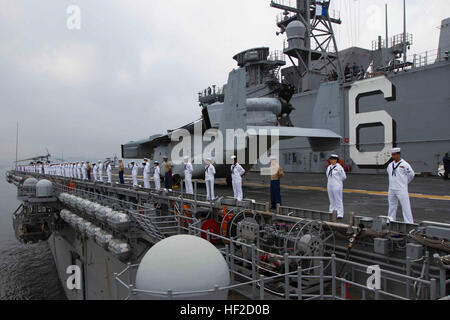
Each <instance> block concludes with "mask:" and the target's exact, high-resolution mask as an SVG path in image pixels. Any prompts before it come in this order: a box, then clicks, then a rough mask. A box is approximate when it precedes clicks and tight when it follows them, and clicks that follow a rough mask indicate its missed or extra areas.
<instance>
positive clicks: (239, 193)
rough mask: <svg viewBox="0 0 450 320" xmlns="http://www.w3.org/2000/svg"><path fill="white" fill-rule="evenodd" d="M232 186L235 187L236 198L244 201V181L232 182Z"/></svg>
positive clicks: (236, 180) (234, 180)
mask: <svg viewBox="0 0 450 320" xmlns="http://www.w3.org/2000/svg"><path fill="white" fill-rule="evenodd" d="M232 185H233V193H234V198H235V199H237V200H239V201H242V199H243V198H244V195H243V193H242V179H239V180H238V179H233V180H232Z"/></svg>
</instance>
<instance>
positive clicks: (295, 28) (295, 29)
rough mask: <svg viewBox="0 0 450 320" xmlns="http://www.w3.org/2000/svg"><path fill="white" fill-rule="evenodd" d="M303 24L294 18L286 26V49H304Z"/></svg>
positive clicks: (304, 29)
mask: <svg viewBox="0 0 450 320" xmlns="http://www.w3.org/2000/svg"><path fill="white" fill-rule="evenodd" d="M305 34H306V27H305V25H304V24H303V23H302V22H301V21H298V20H294V21H292V22H291V23H289V24H288V26H287V27H286V35H287V40H288V46H289V48H288V49H304V48H305Z"/></svg>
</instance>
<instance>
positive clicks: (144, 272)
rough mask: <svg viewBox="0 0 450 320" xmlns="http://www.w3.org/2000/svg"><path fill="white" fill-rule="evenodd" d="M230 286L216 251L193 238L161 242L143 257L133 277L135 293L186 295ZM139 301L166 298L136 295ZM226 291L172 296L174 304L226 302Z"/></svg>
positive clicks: (179, 238)
mask: <svg viewBox="0 0 450 320" xmlns="http://www.w3.org/2000/svg"><path fill="white" fill-rule="evenodd" d="M216 285H217V286H219V288H220V287H225V286H228V285H230V273H229V270H228V265H227V263H226V261H225V259H224V258H223V256H222V254H221V253H220V251H219V250H218V249H217V248H216V247H214V246H213V245H212V244H211V243H210V242H208V241H206V240H204V239H202V238H200V237H196V236H191V235H176V236H173V237H170V238H166V239H164V240H161V241H160V242H158V243H157V244H155V245H154V246H153V247H152V248H151V249H150V250H149V251H147V253H146V254H145V256H144V258H142V261H141V263H140V265H139V268H138V270H137V274H136V287H137V289H139V290H146V291H154V292H164V293H167V291H168V290H171V291H172V293H176V292H190V291H202V290H211V289H214V286H216ZM139 297H140V298H141V299H150V300H157V299H164V298H165V297H166V296H162V295H150V294H142V293H141V294H139ZM227 297H228V290H223V291H222V290H221V291H219V294H218V295H216V294H215V293H214V292H212V293H197V294H185V295H175V296H173V299H177V300H192V299H198V300H213V299H216V300H226V299H227Z"/></svg>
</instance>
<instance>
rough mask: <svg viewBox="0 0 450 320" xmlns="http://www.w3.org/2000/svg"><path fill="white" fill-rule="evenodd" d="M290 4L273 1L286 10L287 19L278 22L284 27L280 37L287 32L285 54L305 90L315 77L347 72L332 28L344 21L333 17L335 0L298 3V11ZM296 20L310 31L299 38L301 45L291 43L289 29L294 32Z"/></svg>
mask: <svg viewBox="0 0 450 320" xmlns="http://www.w3.org/2000/svg"><path fill="white" fill-rule="evenodd" d="M290 3H291V2H290V1H285V0H272V2H271V6H272V7H274V8H276V9H280V10H283V15H284V17H283V18H280V19H278V20H277V26H278V27H279V28H280V32H277V34H280V33H284V32H285V31H287V33H288V46H285V48H284V53H285V54H286V55H287V56H288V57H289V59H290V60H291V62H292V64H293V65H294V66H295V67H296V70H297V73H298V75H299V76H300V78H301V91H306V90H309V89H310V88H311V80H312V79H311V77H313V76H318V75H320V76H322V77H323V76H324V75H326V74H327V73H328V72H330V71H331V70H335V71H336V72H337V73H338V75H342V73H343V72H342V67H341V64H340V60H339V57H338V50H337V44H336V39H335V36H334V32H333V26H332V24H333V23H335V24H341V20H340V18H336V17H331V16H330V12H329V8H330V3H331V0H324V1H314V0H297V7H296V8H294V7H292V6H290ZM294 21H299V22H300V23H301V24H302V25H303V26H304V28H305V30H306V31H305V32H304V34H301V35H299V37H298V38H299V39H300V40H301V41H300V42H299V41H295V42H294V41H289V37H290V35H289V29H291V30H292V29H293V28H292V27H289V25H290V24H291V23H292V22H294ZM291 26H293V24H291ZM296 27H297V30H300V28H301V26H300V28H299V24H298V23H297V25H296ZM302 33H303V32H302ZM341 77H342V76H341Z"/></svg>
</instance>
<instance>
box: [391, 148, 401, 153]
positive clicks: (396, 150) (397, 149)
mask: <svg viewBox="0 0 450 320" xmlns="http://www.w3.org/2000/svg"><path fill="white" fill-rule="evenodd" d="M401 151H402V149H401V148H393V149H392V151H391V153H400V152H401Z"/></svg>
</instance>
